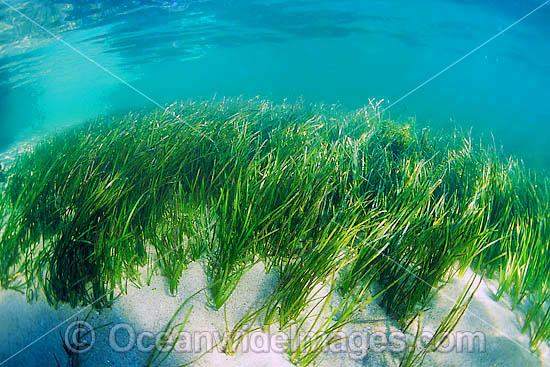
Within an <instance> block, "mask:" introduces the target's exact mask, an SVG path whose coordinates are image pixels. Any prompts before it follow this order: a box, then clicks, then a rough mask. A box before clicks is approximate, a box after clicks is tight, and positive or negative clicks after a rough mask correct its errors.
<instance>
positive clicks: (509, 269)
mask: <svg viewBox="0 0 550 367" xmlns="http://www.w3.org/2000/svg"><path fill="white" fill-rule="evenodd" d="M0 176H5V177H4V179H3V180H4V181H5V183H4V184H2V190H1V201H0V210H1V216H0V218H1V223H0V226H1V228H2V232H1V238H0V239H1V244H0V287H1V288H4V289H14V290H19V291H22V292H26V294H27V296H28V297H29V299H33V298H35V297H37V295H38V294H43V295H44V296H45V297H46V299H47V300H48V302H49V303H51V304H54V305H55V304H57V303H59V302H66V303H69V304H71V305H73V306H78V305H90V304H93V306H94V307H96V308H103V307H108V306H109V305H110V304H111V303H112V302H113V299H114V297H115V295H116V294H117V293H119V292H122V293H124V291H125V289H126V287H127V286H128V283H129V282H133V283H139V282H140V279H141V278H140V276H141V270H140V269H147V270H146V271H147V273H148V274H151V273H153V272H155V271H160V272H162V274H163V275H164V276H166V278H167V280H168V281H169V284H170V291H171V292H173V293H175V292H177V287H178V283H179V280H180V277H181V276H182V274H183V272H184V270H185V269H186V267H187V265H188V264H190V263H191V262H195V261H200V262H201V263H203V264H204V267H205V271H206V273H207V275H208V279H209V282H210V286H209V288H208V289H207V290H206V291H207V292H208V294H209V299H210V303H211V307H213V308H215V309H220V308H222V307H223V306H224V304H225V302H226V301H227V300H228V298H229V297H230V296H231V294H232V291H233V290H234V289H235V287H236V285H237V284H238V282H239V279H240V278H241V277H242V276H243V274H244V273H245V272H246V271H247V270H248V269H250V268H251V267H252V266H253V265H254V264H256V263H258V262H263V263H264V264H265V266H266V269H267V270H268V271H273V272H275V273H276V274H277V275H278V279H279V280H278V285H277V287H276V288H275V291H274V292H273V293H272V294H271V295H270V296H269V297H268V298H267V301H266V302H265V304H264V305H263V306H262V307H260V308H259V309H257V310H254V311H253V312H251V313H250V314H248V316H247V318H248V320H246V321H250V319H252V318H254V319H255V320H259V321H260V322H261V323H262V325H265V326H266V327H269V326H272V325H277V327H278V328H281V329H284V328H286V327H289V326H291V325H295V324H296V323H297V322H299V320H301V319H302V318H304V317H306V318H307V317H310V318H311V317H312V315H308V313H307V310H308V309H309V306H310V305H311V304H312V303H313V302H315V303H317V302H319V295H318V294H317V291H316V290H317V289H319V287H321V286H323V285H326V284H329V285H331V292H334V293H337V294H338V296H339V297H340V298H341V300H342V301H341V303H340V307H339V308H338V309H335V310H330V311H328V312H332V313H333V315H332V316H331V317H329V318H328V320H329V321H326V322H325V323H323V324H322V325H320V326H321V327H320V328H319V331H318V332H317V334H316V335H315V337H314V338H312V339H311V342H310V343H304V344H302V345H301V346H300V347H298V348H294V350H293V351H292V353H289V354H290V357H291V360H292V362H294V363H296V364H297V365H304V366H305V365H309V364H311V363H313V362H314V361H315V360H316V359H317V358H318V357H319V356H320V354H321V353H322V350H323V348H324V347H325V346H326V345H327V344H330V343H331V342H334V341H335V340H333V339H331V336H330V335H331V333H332V332H334V331H335V330H338V329H340V328H342V327H343V326H344V325H346V324H347V323H350V322H352V321H353V319H354V315H355V314H356V312H357V310H359V309H360V308H362V307H368V303H370V302H372V301H373V299H375V298H376V299H377V302H380V304H381V305H382V306H383V307H384V308H385V310H386V311H387V312H388V314H389V315H391V317H392V318H394V319H395V320H397V321H398V322H399V324H400V325H402V327H403V329H406V328H407V327H409V326H410V325H411V324H412V323H413V322H414V320H416V319H418V318H419V317H420V315H421V313H422V311H423V310H424V309H425V307H426V306H427V305H428V303H429V302H430V300H431V299H432V297H433V296H434V295H435V294H436V292H437V290H438V289H440V288H441V287H442V286H444V284H445V283H446V282H448V281H450V279H452V278H453V277H454V276H455V275H457V274H461V273H464V272H465V271H466V270H467V269H468V268H471V269H472V270H473V271H474V272H475V273H476V274H478V275H480V276H481V277H488V278H493V279H497V280H498V282H499V289H498V292H497V294H496V297H497V298H500V297H502V296H503V295H505V294H506V295H509V296H510V297H511V299H512V300H513V307H517V306H518V305H520V304H522V303H524V302H526V301H529V304H530V308H529V312H528V313H527V315H526V317H525V324H524V331H525V332H529V335H530V337H531V345H532V347H533V348H537V346H539V345H540V343H541V342H544V341H546V340H548V339H550V303H549V300H550V290H549V286H550V282H549V280H550V256H549V240H550V227H549V226H550V208H549V205H550V181H549V179H548V177H546V176H537V175H536V174H535V173H534V172H531V171H529V170H528V169H527V168H526V167H524V166H523V164H522V163H521V161H519V160H517V159H514V158H509V157H506V156H504V155H503V154H502V153H501V152H499V151H498V150H497V149H495V148H494V146H493V145H491V144H484V143H482V142H476V141H474V140H473V139H472V138H471V137H470V136H469V135H468V134H466V133H462V132H459V131H456V132H455V133H452V134H448V135H444V134H438V135H435V134H433V133H431V132H430V131H429V130H427V129H423V130H419V129H417V128H416V127H415V126H414V124H399V123H396V122H393V121H391V120H389V119H386V118H385V117H384V116H383V115H382V114H381V111H380V110H379V109H378V107H377V105H375V104H370V105H369V106H367V107H365V108H362V109H359V110H356V111H352V112H349V111H344V110H343V109H341V108H339V107H334V106H318V105H307V104H304V103H302V102H298V103H296V104H288V103H283V104H274V103H272V102H269V101H266V100H260V99H254V100H243V99H225V100H223V101H219V102H215V101H204V102H185V103H178V104H174V105H172V106H170V108H168V109H167V110H166V111H164V112H163V111H153V112H143V113H139V114H128V115H125V116H116V117H109V118H102V119H100V120H97V121H93V122H90V123H89V124H85V125H80V126H78V127H74V128H71V129H68V130H66V131H64V132H61V133H59V134H57V135H54V136H50V137H47V138H45V139H43V140H42V141H41V142H40V143H38V144H37V145H36V146H34V147H33V149H32V150H31V151H29V152H27V153H23V154H21V155H20V156H18V157H17V159H16V161H15V163H14V164H12V165H10V167H7V168H6V169H5V171H4V172H2V173H1V175H0ZM477 279H479V277H478V278H477ZM374 285H376V286H375V287H374ZM478 285H479V280H475V279H473V278H472V280H471V281H470V283H469V287H467V289H465V290H464V293H463V294H462V297H461V298H460V299H458V300H457V303H456V305H455V307H454V308H453V309H452V310H451V312H450V313H449V315H448V317H447V318H446V319H445V320H444V321H443V323H442V324H441V326H440V328H439V329H438V330H437V333H436V335H435V337H434V339H433V341H432V344H431V346H432V347H433V349H435V348H436V347H437V345H438V344H439V343H441V342H443V341H444V340H445V338H446V336H447V335H448V333H449V332H450V331H452V329H453V328H454V327H455V326H456V323H457V322H458V320H459V319H460V317H461V316H462V315H463V313H464V312H465V311H466V309H467V307H468V304H469V303H470V301H471V299H472V297H473V295H474V293H475V290H476V287H477V286H478ZM372 289H377V292H376V294H375V295H374V296H373V295H372V292H367V291H368V290H372ZM323 297H330V294H329V295H326V296H323ZM428 349H429V348H428ZM426 352H427V351H422V352H415V350H414V348H411V350H410V351H409V352H408V353H406V355H405V356H404V357H403V359H402V361H401V364H402V366H413V365H415V366H416V365H419V364H421V363H422V360H423V357H424V355H425V353H426Z"/></svg>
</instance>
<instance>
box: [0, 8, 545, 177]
mask: <svg viewBox="0 0 550 367" xmlns="http://www.w3.org/2000/svg"><path fill="white" fill-rule="evenodd" d="M541 3H543V1H542V0H537V1H535V0H523V1H504V0H500V1H497V0H494V1H489V0H479V1H474V0H455V1H453V0H439V1H436V0H416V1H405V0H393V1H389V0H386V1H381V0H374V1H367V0H333V1H328V0H315V1H310V0H301V1H297V0H296V1H275V0H269V1H268V0H213V1H208V0H188V1H183V0H179V1H175V0H174V1H139V0H133V1H109V0H107V1H69V0H66V1H52V0H47V1H46V0H42V1H20V0H0V151H3V150H5V149H8V148H9V147H10V146H11V145H13V144H15V143H16V142H17V141H21V140H24V139H26V138H28V137H30V136H32V135H36V134H41V133H43V132H48V131H52V130H57V129H59V128H61V127H64V126H67V125H69V124H73V123H77V122H79V121H83V120H86V119H90V118H94V117H96V116H98V115H104V114H110V113H117V112H121V111H126V110H129V109H133V108H142V107H144V106H150V105H152V102H151V101H150V100H149V99H147V98H144V96H143V95H141V94H139V93H136V91H135V90H133V89H131V88H129V87H128V86H127V85H126V84H124V83H121V82H120V80H119V79H117V78H115V77H113V75H112V74H114V75H116V76H118V77H119V78H121V79H123V80H124V81H126V82H127V83H129V84H131V85H132V86H133V87H135V88H136V89H138V90H139V91H140V92H142V93H143V94H145V95H147V96H148V97H150V98H151V99H153V100H154V101H156V102H158V103H159V104H161V105H164V104H167V103H171V102H173V101H175V100H182V99H188V98H192V99H197V98H213V97H216V98H221V97H223V96H244V97H254V96H257V95H260V96H262V97H266V98H270V99H273V100H275V101H281V100H283V99H285V98H287V99H289V100H296V99H298V98H300V97H303V98H304V99H305V100H306V101H308V102H314V103H327V104H332V103H339V104H341V105H343V106H344V107H346V108H356V107H359V106H361V105H364V104H366V103H368V100H369V98H377V99H382V98H384V99H385V100H386V101H389V103H390V104H391V103H392V102H393V101H396V100H398V99H399V98H400V97H402V96H403V95H405V94H406V93H407V92H408V91H410V90H411V89H413V88H415V87H416V86H418V85H419V84H420V83H422V82H424V81H425V80H427V79H428V78H430V77H431V76H433V75H434V74H436V73H437V72H439V71H440V70H442V69H444V68H445V67H447V66H448V65H449V64H451V63H453V62H454V61H455V60H457V59H459V58H460V57H462V56H463V55H465V54H466V53H468V52H469V51H470V50H472V49H473V48H475V47H476V46H478V45H480V44H481V43H483V42H485V41H486V40H487V39H489V38H490V37H492V36H494V35H495V34H497V33H498V32H500V31H502V30H503V29H505V28H506V27H508V26H509V25H510V24H512V23H513V22H514V21H516V20H517V19H518V18H520V17H522V16H523V15H525V14H526V13H528V12H529V11H531V10H532V9H534V8H535V7H537V5H540V4H541ZM8 4H9V5H8ZM10 6H11V7H14V8H16V9H17V10H18V11H19V12H21V13H23V14H24V15H25V16H26V17H28V18H30V19H32V20H33V21H34V22H36V23H38V24H40V25H41V26H43V27H44V28H45V29H47V30H48V31H50V32H52V33H53V34H54V35H56V36H58V37H61V38H62V39H63V40H64V41H65V42H66V43H67V44H69V45H71V46H72V47H74V48H75V49H77V50H78V51H80V52H81V53H82V54H84V55H86V56H87V57H88V58H89V59H87V58H85V57H84V56H82V55H81V54H79V53H78V52H76V51H75V50H74V49H71V48H69V47H67V45H66V44H64V43H62V42H59V41H58V40H56V39H54V38H53V37H52V35H51V34H48V33H47V32H46V31H44V30H43V29H41V28H39V27H38V26H37V25H35V24H33V23H32V22H31V21H30V20H29V19H28V18H25V17H24V16H22V15H21V14H20V13H18V12H16V11H15V10H13V9H10ZM549 36H550V5H547V6H545V7H543V8H542V9H540V10H539V11H537V12H536V13H534V14H533V15H531V16H530V17H528V18H527V19H525V20H524V21H523V22H521V23H520V24H518V25H517V26H515V27H514V28H512V29H510V30H509V31H507V32H505V33H504V34H503V35H502V36H500V37H499V38H497V39H495V40H494V41H492V42H491V43H489V44H488V45H487V46H485V47H483V48H482V49H480V50H479V51H477V52H475V53H474V54H472V55H471V56H470V57H468V58H467V59H465V60H464V61H462V62H460V63H459V64H457V65H456V66H455V67H453V68H451V69H450V70H449V71H447V72H446V73H444V74H443V75H441V76H440V77H438V78H437V79H435V80H433V81H432V82H430V83H429V84H427V85H426V86H425V87H423V88H422V89H420V90H418V91H416V92H415V93H413V94H411V95H410V96H408V97H407V98H405V99H404V100H402V101H401V102H400V103H398V104H396V105H394V106H392V108H391V109H389V110H388V111H387V113H388V114H390V115H391V117H394V118H399V119H407V118H409V117H415V118H416V119H417V124H418V125H419V126H422V127H424V126H429V127H431V128H433V129H443V130H449V131H450V130H451V129H454V128H455V127H460V128H464V129H468V130H469V129H472V131H473V133H474V135H476V136H478V135H485V136H489V135H490V134H492V135H493V136H494V139H495V141H496V142H497V144H498V146H501V145H502V147H503V149H504V151H505V152H506V153H509V154H514V155H516V156H518V157H521V158H523V159H524V160H525V161H526V162H527V163H528V164H529V165H531V166H533V167H544V165H545V162H548V161H550V149H549V148H548V147H549V146H550V109H549V105H550V103H549V102H548V101H549V100H550V87H549V85H550V37H549ZM90 59H91V60H93V61H94V62H96V63H98V64H100V65H101V66H102V67H103V68H104V69H107V70H109V71H110V73H112V74H109V73H107V72H106V71H105V70H104V69H102V68H100V67H98V66H97V65H96V64H94V63H93V62H91V61H90ZM386 103H387V102H386ZM386 105H388V104H386Z"/></svg>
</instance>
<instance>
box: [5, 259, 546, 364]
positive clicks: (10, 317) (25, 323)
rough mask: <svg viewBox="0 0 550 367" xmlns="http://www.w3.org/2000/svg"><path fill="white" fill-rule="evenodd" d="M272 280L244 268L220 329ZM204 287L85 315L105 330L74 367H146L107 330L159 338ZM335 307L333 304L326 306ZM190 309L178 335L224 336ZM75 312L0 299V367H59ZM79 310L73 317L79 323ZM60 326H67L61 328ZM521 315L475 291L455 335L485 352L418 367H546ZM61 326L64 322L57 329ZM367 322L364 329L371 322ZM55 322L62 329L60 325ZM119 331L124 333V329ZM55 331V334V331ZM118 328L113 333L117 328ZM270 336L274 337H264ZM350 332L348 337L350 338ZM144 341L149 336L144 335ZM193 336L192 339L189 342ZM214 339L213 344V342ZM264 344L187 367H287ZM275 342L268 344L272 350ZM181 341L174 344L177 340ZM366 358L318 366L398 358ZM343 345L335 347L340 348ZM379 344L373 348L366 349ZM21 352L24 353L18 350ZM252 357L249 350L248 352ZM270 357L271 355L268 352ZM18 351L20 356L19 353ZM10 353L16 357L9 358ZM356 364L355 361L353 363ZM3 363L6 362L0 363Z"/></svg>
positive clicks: (368, 316)
mask: <svg viewBox="0 0 550 367" xmlns="http://www.w3.org/2000/svg"><path fill="white" fill-rule="evenodd" d="M467 277H468V275H466V276H465V277H464V278H457V279H455V280H454V281H453V282H452V283H451V284H450V285H448V286H447V287H446V288H444V289H443V290H442V291H441V292H440V294H439V295H438V296H437V297H436V299H435V301H434V303H433V305H432V310H431V311H429V312H428V313H427V314H426V315H425V322H426V324H427V326H428V327H429V326H430V324H435V323H436V322H437V320H438V319H439V318H440V317H442V316H443V315H445V312H446V311H447V310H448V309H449V308H450V307H451V306H452V304H453V303H454V300H456V299H457V298H458V296H459V295H460V292H461V291H462V290H463V289H464V286H465V284H466V282H467ZM276 282H277V279H276V277H275V276H273V275H269V274H266V273H265V271H264V267H263V265H262V264H258V265H256V266H255V267H254V268H252V269H251V270H250V271H249V272H248V273H247V274H246V275H245V276H244V277H243V278H242V280H241V282H240V283H239V285H238V287H237V289H236V290H235V292H234V293H233V295H232V296H231V298H230V299H229V301H228V302H227V304H226V312H227V323H228V324H229V325H230V326H231V325H233V324H234V323H235V322H237V321H238V320H240V319H241V318H242V317H243V316H244V315H245V314H246V312H247V311H248V310H249V309H250V308H251V307H254V306H255V305H259V304H261V302H262V300H264V299H265V297H266V296H267V295H268V294H269V293H270V292H271V291H272V290H273V288H274V287H275V285H276ZM206 285H207V279H206V276H205V273H204V271H203V268H202V266H201V265H200V264H198V263H194V264H191V265H190V267H189V269H188V270H186V272H185V273H184V276H183V277H182V280H181V282H180V287H179V291H178V294H177V295H176V296H175V297H173V296H170V295H169V294H168V290H167V289H168V287H167V284H166V281H165V280H164V279H163V278H162V277H161V276H154V277H153V279H152V282H151V285H150V286H144V287H142V288H141V289H138V288H136V287H134V286H130V287H129V289H128V294H127V295H124V296H122V297H121V298H120V299H118V300H117V302H116V303H115V305H114V307H113V308H112V309H110V310H105V311H102V313H101V314H97V313H96V312H95V311H94V312H92V314H91V316H90V318H89V320H88V321H89V323H90V324H91V325H93V326H94V327H98V326H100V325H103V324H106V323H112V324H111V325H109V326H107V327H105V328H102V329H99V330H97V331H96V340H95V344H94V345H93V347H92V349H91V350H90V351H89V352H87V353H85V354H83V355H82V357H81V362H82V363H81V365H82V366H141V365H143V364H144V362H145V361H146V359H147V357H148V355H149V353H146V352H140V351H138V350H137V349H136V347H134V348H132V350H131V351H128V352H124V353H119V352H116V351H114V350H113V348H112V347H111V345H110V342H109V335H110V334H112V333H114V331H113V330H116V329H114V327H115V325H119V324H121V323H122V324H123V326H122V327H123V328H129V327H131V328H132V329H133V330H135V333H136V334H140V333H142V332H143V331H149V332H151V333H153V334H154V335H156V334H157V333H159V332H160V331H162V330H163V328H164V326H165V325H166V323H167V322H168V321H169V320H170V318H171V317H172V315H173V313H174V312H175V311H176V310H177V308H178V307H179V306H180V305H181V304H182V303H183V302H184V300H185V299H187V297H189V296H190V295H191V294H193V293H194V292H196V291H198V290H200V289H201V288H203V287H205V286H206ZM333 303H334V304H336V303H337V299H334V300H333ZM191 305H192V306H193V309H192V313H191V316H190V318H189V322H188V323H187V324H186V326H185V328H184V329H183V330H184V332H185V335H187V336H189V335H192V334H193V333H198V332H200V333H201V334H200V335H202V336H203V344H204V340H206V339H204V335H206V334H207V333H218V334H219V335H222V334H223V333H224V332H225V331H226V322H225V316H224V310H223V309H222V310H219V311H213V310H212V309H211V308H209V307H208V306H207V296H206V294H205V292H203V293H201V294H199V295H198V296H196V297H195V298H194V299H193V300H192V301H191V302H190V303H189V305H188V307H186V308H185V309H183V310H182V312H181V313H180V314H179V317H178V319H179V320H182V319H183V317H184V316H185V314H186V312H187V310H189V307H190V306H191ZM77 311H78V310H73V309H71V308H70V307H67V306H60V307H59V308H58V309H57V310H55V309H53V308H51V307H49V306H48V305H47V304H45V303H44V302H43V301H38V302H35V303H33V304H28V303H27V302H26V299H25V297H24V296H22V295H20V294H18V293H15V292H12V291H0V325H1V329H0V366H55V365H56V362H55V358H54V357H53V356H54V355H55V356H56V357H57V359H58V360H59V361H60V364H61V366H66V365H67V364H66V363H67V355H66V353H65V351H64V350H63V347H62V341H61V336H60V335H63V334H64V333H65V330H66V328H67V326H68V325H69V324H70V323H71V322H72V321H74V320H75V317H73V318H72V319H70V318H71V316H73V315H74V313H75V312H77ZM86 313H87V310H84V311H83V312H82V313H81V314H79V315H78V317H80V318H81V319H82V318H84V316H85V314H86ZM360 319H361V320H363V321H364V320H367V321H369V322H363V323H355V324H352V325H348V326H346V328H345V329H344V330H345V331H346V332H347V333H348V335H355V336H358V335H363V336H367V335H374V334H373V333H374V332H379V333H382V334H386V335H388V333H389V332H392V331H394V332H396V331H398V329H397V327H396V324H395V323H394V322H392V321H387V320H386V321H372V320H384V319H387V316H386V314H385V313H384V312H383V310H382V308H380V307H379V306H378V305H377V304H376V303H372V304H370V305H369V306H367V308H366V309H365V310H364V311H363V312H362V314H361V315H360ZM66 320H68V321H66ZM520 320H521V314H520V313H517V312H516V313H514V312H512V311H510V309H509V307H508V305H507V304H506V302H505V301H501V302H495V301H494V300H493V298H492V291H491V287H489V286H488V285H487V284H486V283H483V284H482V286H481V287H480V289H479V291H478V293H477V294H476V297H475V299H474V301H473V303H472V305H471V306H470V309H469V312H468V313H467V314H466V315H465V316H464V318H463V319H462V321H461V322H460V323H459V325H458V327H457V329H456V330H457V331H461V332H465V331H471V332H483V333H484V334H485V340H486V350H485V352H480V351H479V350H476V351H474V352H463V353H456V352H450V353H434V354H432V355H430V356H429V357H428V358H427V360H426V362H425V365H426V366H513V367H516V366H543V365H550V363H548V361H549V359H548V357H549V356H550V354H549V352H548V347H547V346H546V345H543V347H542V348H541V350H540V352H539V353H538V356H539V357H541V358H544V357H545V358H546V359H544V360H545V361H546V362H543V359H539V358H538V357H537V356H534V355H532V354H531V353H530V352H529V344H528V336H527V335H523V334H521V333H520V331H519V330H520V326H521V322H520ZM65 321H66V322H65ZM371 321H372V322H371ZM63 322H65V323H64V324H63ZM125 325H127V326H125ZM56 327H57V329H55V328H56ZM118 327H119V328H120V327H121V326H118ZM272 332H275V331H274V330H272ZM352 332H355V334H351V333H352ZM116 335H117V336H118V337H119V338H118V339H117V340H118V343H119V346H121V347H124V346H125V345H126V341H127V338H125V336H127V335H128V334H127V332H126V331H124V329H120V330H119V333H116ZM146 335H149V334H146ZM197 335H198V334H195V336H196V337H197V338H198V336H197ZM220 338H221V336H220ZM267 338H268V336H267V335H266V334H263V333H261V332H256V333H255V334H253V337H249V339H247V340H248V343H249V345H250V346H251V348H246V350H241V351H238V352H237V353H236V354H235V355H234V356H229V355H226V354H224V353H223V352H222V351H221V349H220V350H216V351H213V352H211V353H207V354H206V355H205V356H204V357H203V358H202V359H200V360H199V362H197V363H195V364H193V365H194V366H204V367H206V366H212V367H218V366H235V367H237V366H239V367H242V366H265V367H268V366H269V367H275V366H277V367H284V366H292V364H291V363H290V362H289V361H288V357H287V355H286V354H285V353H283V352H282V350H278V348H277V347H275V348H268V349H271V351H270V352H268V350H266V349H265V348H261V344H260V341H262V340H263V341H266V340H267ZM275 339H276V338H275V337H273V336H272V337H271V339H270V340H269V342H270V343H271V344H273V345H275V341H274V340H275ZM144 340H146V343H144V344H145V346H148V345H150V343H151V342H152V339H149V338H145V339H144ZM180 341H181V339H180ZM372 343H373V342H372V340H371V350H370V351H369V353H368V355H366V356H365V355H364V354H363V355H362V354H361V353H360V352H361V351H363V349H360V348H357V349H353V352H356V353H350V349H352V348H350V347H348V349H347V352H344V351H341V352H338V350H333V351H332V352H327V353H325V354H323V360H322V361H320V363H321V365H322V366H327V367H328V366H345V367H352V366H353V367H355V366H357V367H359V366H397V365H398V359H399V356H400V353H399V352H395V353H394V352H391V351H388V350H386V351H379V352H377V351H376V350H373V348H372V346H373V344H372ZM190 344H191V343H188V344H187V345H186V346H183V344H181V345H179V347H180V349H179V350H178V351H176V352H174V353H172V355H171V356H170V358H169V359H168V360H167V361H166V362H165V363H164V365H167V366H176V365H181V364H183V363H189V362H192V361H193V360H194V359H196V358H197V357H198V356H199V355H200V354H201V352H204V351H206V350H207V347H206V346H205V345H203V346H202V348H200V347H199V345H198V344H199V343H198V342H197V340H195V345H194V348H195V349H194V350H191V349H190V347H189V345H190ZM342 345H343V344H342ZM377 345H380V343H378V344H376V343H374V346H375V347H376V346H377ZM23 348H26V349H24V350H22V349H23ZM252 349H253V350H252ZM273 349H275V350H273ZM21 350H22V351H21ZM17 353H18V354H17ZM357 356H360V357H363V358H360V359H358V358H355V357H357ZM6 359H8V360H7V361H5V360H6Z"/></svg>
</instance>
